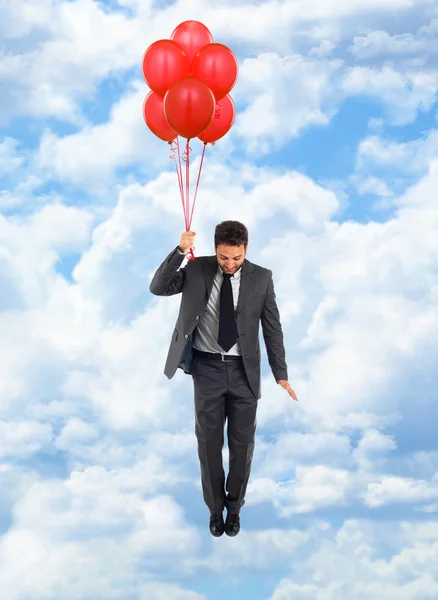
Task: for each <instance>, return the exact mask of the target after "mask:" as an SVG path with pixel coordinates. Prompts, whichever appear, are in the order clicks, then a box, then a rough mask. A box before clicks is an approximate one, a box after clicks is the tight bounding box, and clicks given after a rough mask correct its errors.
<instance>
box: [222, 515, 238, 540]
mask: <svg viewBox="0 0 438 600" xmlns="http://www.w3.org/2000/svg"><path fill="white" fill-rule="evenodd" d="M239 531H240V516H239V515H236V514H233V513H228V514H227V519H226V521H225V533H226V534H227V535H229V536H230V537H234V536H235V535H237V534H238V533H239Z"/></svg>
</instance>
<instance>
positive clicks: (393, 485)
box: [365, 475, 438, 508]
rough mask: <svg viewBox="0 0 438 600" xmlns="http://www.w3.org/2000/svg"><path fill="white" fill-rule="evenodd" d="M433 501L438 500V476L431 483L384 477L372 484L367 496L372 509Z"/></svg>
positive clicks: (367, 501) (366, 499)
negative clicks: (388, 505) (387, 505)
mask: <svg viewBox="0 0 438 600" xmlns="http://www.w3.org/2000/svg"><path fill="white" fill-rule="evenodd" d="M433 500H435V501H436V500H438V475H437V476H435V477H434V478H433V480H432V481H431V482H429V481H423V480H420V481H419V480H415V479H407V478H403V477H395V476H391V477H389V476H388V477H383V478H382V479H381V481H380V482H378V483H370V484H369V485H368V490H367V493H366V495H365V502H366V503H367V504H368V506H370V507H372V508H376V507H379V506H384V505H386V504H398V503H409V504H414V503H417V502H430V501H433Z"/></svg>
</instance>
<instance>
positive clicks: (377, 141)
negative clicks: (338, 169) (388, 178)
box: [357, 129, 438, 177]
mask: <svg viewBox="0 0 438 600" xmlns="http://www.w3.org/2000/svg"><path fill="white" fill-rule="evenodd" d="M436 157H438V132H437V131H436V130H434V129H431V130H430V131H429V132H428V133H427V134H426V135H425V136H424V137H421V138H417V139H414V140H410V141H407V142H397V141H395V140H391V139H385V138H383V137H380V136H375V135H374V136H368V137H366V138H365V139H364V140H362V142H361V143H360V145H359V148H358V157H357V168H358V169H359V170H361V171H365V172H369V171H373V170H376V169H379V170H380V171H382V172H385V173H387V172H388V171H391V172H394V173H396V174H397V175H398V176H399V177H400V176H403V175H411V176H419V175H420V176H421V175H425V174H426V173H427V171H428V168H429V164H430V161H431V160H432V159H434V158H436Z"/></svg>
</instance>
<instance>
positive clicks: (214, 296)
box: [177, 248, 242, 356]
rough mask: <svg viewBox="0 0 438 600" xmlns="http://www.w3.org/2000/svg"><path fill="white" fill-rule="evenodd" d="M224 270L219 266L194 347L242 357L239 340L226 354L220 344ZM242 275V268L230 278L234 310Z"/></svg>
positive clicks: (194, 339) (195, 335) (194, 337)
mask: <svg viewBox="0 0 438 600" xmlns="http://www.w3.org/2000/svg"><path fill="white" fill-rule="evenodd" d="M177 252H178V254H181V255H182V254H184V252H181V251H180V249H179V248H177ZM222 273H223V270H222V269H221V267H220V266H219V265H218V267H217V271H216V275H215V277H214V281H213V287H212V288H211V294H210V298H209V299H208V303H207V307H206V309H205V311H204V314H203V315H202V316H201V318H200V319H199V321H198V325H197V327H196V329H195V331H194V332H193V347H194V348H196V349H197V350H201V351H202V352H213V353H214V354H224V355H227V356H228V355H232V356H241V351H240V344H239V341H238V339H239V338H237V341H236V343H235V344H234V346H233V347H232V348H230V349H229V350H228V352H225V351H224V349H223V348H222V347H221V346H219V344H218V341H217V340H218V336H219V303H220V292H221V287H222V282H223V277H222ZM241 275H242V267H240V268H239V269H238V270H237V271H236V272H235V273H233V275H232V276H231V277H230V281H231V289H232V291H233V301H234V310H236V309H237V303H238V301H239V291H240V279H241Z"/></svg>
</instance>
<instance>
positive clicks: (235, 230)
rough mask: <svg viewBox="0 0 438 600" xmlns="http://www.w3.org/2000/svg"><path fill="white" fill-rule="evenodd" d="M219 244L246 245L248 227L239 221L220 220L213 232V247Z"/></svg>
mask: <svg viewBox="0 0 438 600" xmlns="http://www.w3.org/2000/svg"><path fill="white" fill-rule="evenodd" d="M219 244H226V245H227V246H242V244H243V246H244V247H245V249H246V247H247V245H248V229H247V228H246V227H245V225H243V224H242V223H239V221H222V223H219V225H216V229H215V232H214V247H215V248H217V247H218V246H219Z"/></svg>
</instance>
